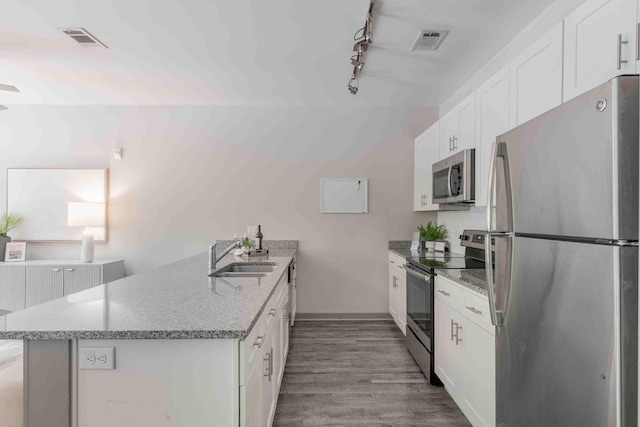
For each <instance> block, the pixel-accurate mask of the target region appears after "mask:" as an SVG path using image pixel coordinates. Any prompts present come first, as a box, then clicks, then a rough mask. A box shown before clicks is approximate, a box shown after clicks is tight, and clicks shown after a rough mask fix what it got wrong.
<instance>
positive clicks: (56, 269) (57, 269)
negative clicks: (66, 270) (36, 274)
mask: <svg viewBox="0 0 640 427" xmlns="http://www.w3.org/2000/svg"><path fill="white" fill-rule="evenodd" d="M51 270H53V271H55V272H56V273H57V272H58V271H60V270H62V269H61V268H52V269H51Z"/></svg>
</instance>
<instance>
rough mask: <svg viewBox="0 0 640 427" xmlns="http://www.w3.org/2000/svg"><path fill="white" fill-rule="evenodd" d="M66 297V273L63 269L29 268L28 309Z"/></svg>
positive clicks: (27, 284)
mask: <svg viewBox="0 0 640 427" xmlns="http://www.w3.org/2000/svg"><path fill="white" fill-rule="evenodd" d="M63 296H64V273H63V272H62V267H29V268H27V281H26V299H27V304H26V305H27V307H31V306H34V305H36V304H42V303H43V302H47V301H50V300H52V299H56V298H61V297H63Z"/></svg>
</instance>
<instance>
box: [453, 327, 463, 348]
mask: <svg viewBox="0 0 640 427" xmlns="http://www.w3.org/2000/svg"><path fill="white" fill-rule="evenodd" d="M455 325H456V334H455V337H454V338H455V339H456V345H458V344H460V343H461V342H462V338H460V337H459V334H460V329H462V326H459V325H458V324H457V323H456V324H455Z"/></svg>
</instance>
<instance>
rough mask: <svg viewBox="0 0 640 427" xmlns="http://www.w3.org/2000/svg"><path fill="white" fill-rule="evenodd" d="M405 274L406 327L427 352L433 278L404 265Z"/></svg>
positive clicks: (430, 324) (431, 313) (430, 335)
mask: <svg viewBox="0 0 640 427" xmlns="http://www.w3.org/2000/svg"><path fill="white" fill-rule="evenodd" d="M405 271H406V272H407V326H408V327H409V329H411V330H412V331H413V333H414V334H415V335H416V337H417V338H418V339H419V340H420V342H421V343H422V344H423V345H424V346H425V347H426V349H427V350H429V352H432V350H433V347H432V342H431V341H432V339H433V276H432V275H430V274H425V273H424V272H422V271H419V270H417V269H415V268H413V267H411V266H410V264H408V263H407V264H406V265H405Z"/></svg>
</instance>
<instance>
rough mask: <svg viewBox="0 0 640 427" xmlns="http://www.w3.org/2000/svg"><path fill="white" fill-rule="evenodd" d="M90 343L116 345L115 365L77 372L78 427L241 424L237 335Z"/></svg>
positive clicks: (83, 343) (86, 342)
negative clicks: (229, 338)
mask: <svg viewBox="0 0 640 427" xmlns="http://www.w3.org/2000/svg"><path fill="white" fill-rule="evenodd" d="M87 347H88V348H95V347H115V349H116V350H115V351H116V369H115V370H104V371H100V370H78V371H77V373H78V427H111V426H114V425H121V426H125V425H131V426H135V425H139V426H146V425H149V426H154V427H183V426H212V427H213V426H215V427H227V426H229V427H231V426H233V427H237V426H238V425H239V419H238V418H239V413H240V405H239V369H238V347H239V345H238V341H237V340H225V339H219V340H187V339H185V340H163V339H157V340H82V341H80V342H79V350H80V351H81V350H82V348H87ZM74 368H75V369H78V367H77V366H75V367H74Z"/></svg>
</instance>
